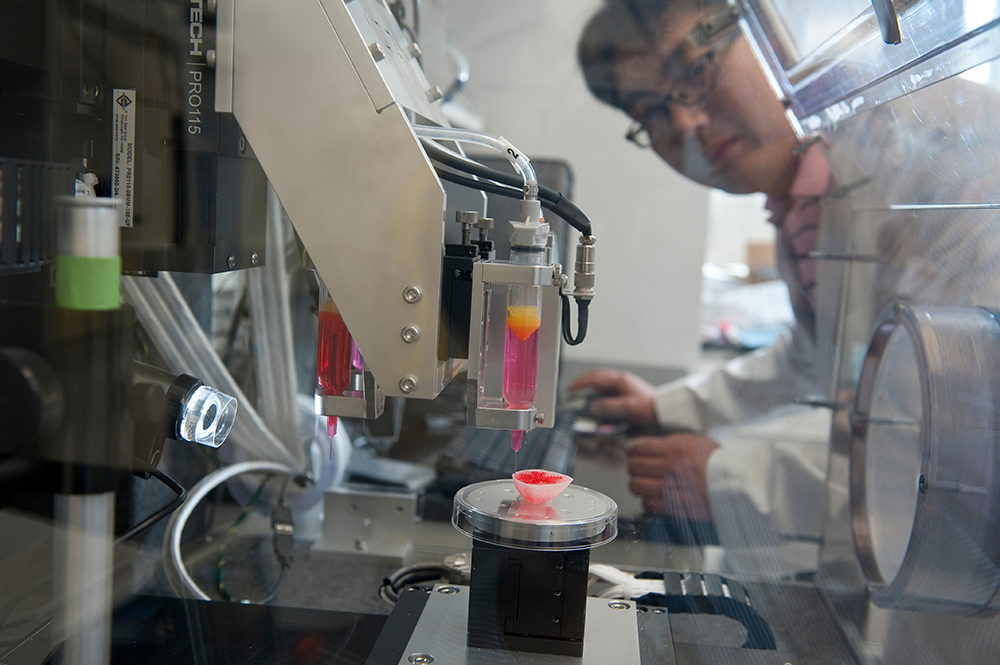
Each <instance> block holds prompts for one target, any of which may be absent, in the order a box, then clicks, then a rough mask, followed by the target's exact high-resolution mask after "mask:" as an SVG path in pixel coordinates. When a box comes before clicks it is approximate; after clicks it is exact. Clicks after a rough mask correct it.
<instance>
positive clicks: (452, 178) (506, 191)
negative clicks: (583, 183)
mask: <svg viewBox="0 0 1000 665" xmlns="http://www.w3.org/2000/svg"><path fill="white" fill-rule="evenodd" d="M437 174H438V177H439V178H441V179H442V180H447V181H448V182H453V183H455V184H456V185H462V186H463V187H470V188H472V189H479V190H482V191H484V192H489V193H490V194H497V195H499V196H506V197H507V198H509V199H523V198H524V192H523V191H521V190H520V189H514V188H513V187H508V186H507V185H501V184H499V183H496V182H493V181H492V180H475V179H474V178H467V177H465V176H464V175H459V174H457V173H455V172H454V171H446V170H445V169H441V168H439V169H437ZM542 207H543V208H544V207H546V202H545V201H542Z"/></svg>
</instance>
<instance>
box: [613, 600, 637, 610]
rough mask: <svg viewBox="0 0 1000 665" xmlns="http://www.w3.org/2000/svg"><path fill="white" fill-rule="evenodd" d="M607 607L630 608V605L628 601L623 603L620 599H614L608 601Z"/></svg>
mask: <svg viewBox="0 0 1000 665" xmlns="http://www.w3.org/2000/svg"><path fill="white" fill-rule="evenodd" d="M608 607H610V608H611V609H613V610H630V609H632V606H631V605H629V604H628V603H623V602H622V601H620V600H616V601H614V602H611V603H608Z"/></svg>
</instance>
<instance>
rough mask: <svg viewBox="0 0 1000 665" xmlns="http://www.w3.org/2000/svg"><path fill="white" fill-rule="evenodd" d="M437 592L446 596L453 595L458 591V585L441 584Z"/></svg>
mask: <svg viewBox="0 0 1000 665" xmlns="http://www.w3.org/2000/svg"><path fill="white" fill-rule="evenodd" d="M437 592H438V593H440V594H443V595H445V596H453V595H455V594H456V593H458V587H453V586H439V587H438V588H437Z"/></svg>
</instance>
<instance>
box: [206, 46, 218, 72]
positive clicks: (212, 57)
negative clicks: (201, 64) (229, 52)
mask: <svg viewBox="0 0 1000 665" xmlns="http://www.w3.org/2000/svg"><path fill="white" fill-rule="evenodd" d="M217 60H218V56H217V55H216V53H215V49H214V48H210V49H208V50H207V51H205V64H206V65H208V68H209V69H215V63H216V61H217Z"/></svg>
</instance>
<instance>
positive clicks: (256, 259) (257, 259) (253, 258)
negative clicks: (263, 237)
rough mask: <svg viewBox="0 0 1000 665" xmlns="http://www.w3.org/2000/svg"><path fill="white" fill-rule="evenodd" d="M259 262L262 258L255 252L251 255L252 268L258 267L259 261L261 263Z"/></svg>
mask: <svg viewBox="0 0 1000 665" xmlns="http://www.w3.org/2000/svg"><path fill="white" fill-rule="evenodd" d="M259 260H260V257H259V256H257V252H254V253H253V254H251V255H250V265H252V266H255V265H257V261H259Z"/></svg>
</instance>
